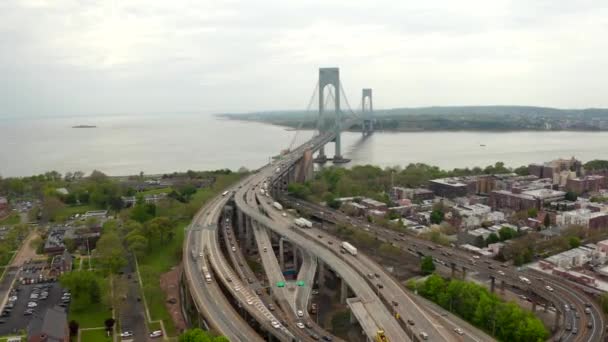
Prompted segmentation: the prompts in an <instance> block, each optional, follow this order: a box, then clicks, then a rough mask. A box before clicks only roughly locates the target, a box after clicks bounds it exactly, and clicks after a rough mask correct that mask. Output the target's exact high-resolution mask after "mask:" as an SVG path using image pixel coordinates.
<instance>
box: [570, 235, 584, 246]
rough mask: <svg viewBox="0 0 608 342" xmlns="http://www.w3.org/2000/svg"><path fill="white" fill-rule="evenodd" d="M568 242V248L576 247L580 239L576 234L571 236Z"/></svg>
mask: <svg viewBox="0 0 608 342" xmlns="http://www.w3.org/2000/svg"><path fill="white" fill-rule="evenodd" d="M568 244H569V245H570V248H577V247H579V246H580V245H581V239H580V238H579V237H578V236H571V237H570V238H569V239H568Z"/></svg>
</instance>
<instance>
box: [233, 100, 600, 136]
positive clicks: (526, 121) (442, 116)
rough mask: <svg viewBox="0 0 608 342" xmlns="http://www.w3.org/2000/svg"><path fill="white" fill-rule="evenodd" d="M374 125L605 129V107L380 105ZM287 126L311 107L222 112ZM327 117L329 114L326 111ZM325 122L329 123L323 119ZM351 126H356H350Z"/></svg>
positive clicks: (307, 124) (308, 117) (306, 120)
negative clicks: (296, 109) (390, 106)
mask: <svg viewBox="0 0 608 342" xmlns="http://www.w3.org/2000/svg"><path fill="white" fill-rule="evenodd" d="M374 114H375V118H376V121H377V126H378V127H379V128H380V129H384V130H396V131H437V130H490V131H497V130H498V131H504V130H548V131H560V130H582V131H598V130H608V109H604V108H589V109H557V108H548V107H531V106H453V107H452V106H450V107H419V108H394V109H380V110H376V111H375V112H374ZM221 116H223V117H227V118H230V119H236V120H249V121H259V122H265V123H270V124H274V125H282V126H288V127H298V126H301V127H303V128H313V127H314V126H315V124H314V122H315V120H316V117H317V113H316V112H314V111H311V112H305V111H269V112H253V113H241V114H221ZM328 117H329V115H328ZM326 121H327V122H326V124H328V125H329V124H331V123H330V122H329V121H331V120H326ZM352 129H353V130H356V129H358V127H353V128H352Z"/></svg>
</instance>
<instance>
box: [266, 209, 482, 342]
mask: <svg viewBox="0 0 608 342" xmlns="http://www.w3.org/2000/svg"><path fill="white" fill-rule="evenodd" d="M265 210H267V211H269V212H273V215H272V219H273V220H275V221H284V222H282V224H285V225H292V223H291V222H292V220H293V218H291V219H290V218H286V217H282V215H280V214H279V213H278V212H277V211H276V210H274V211H273V210H272V208H270V207H269V206H268V205H266V207H265ZM298 232H300V233H301V234H302V235H305V236H306V237H307V238H308V239H309V240H312V241H317V242H318V243H319V244H323V245H325V246H327V248H329V249H330V250H332V251H333V252H334V253H335V254H337V255H342V257H343V258H344V260H345V261H346V262H347V263H348V264H349V265H350V266H351V267H352V268H353V269H355V270H358V272H359V274H360V275H361V277H362V278H364V279H366V281H367V283H368V284H369V285H370V286H371V287H373V288H375V289H376V291H377V294H378V296H380V297H381V298H382V299H383V302H384V303H387V305H388V306H391V310H392V313H393V315H394V314H395V313H398V314H399V316H400V318H399V320H400V321H401V322H400V323H401V324H402V325H403V326H406V325H407V324H408V323H407V321H408V320H413V321H414V322H415V325H414V326H410V327H409V328H410V329H411V331H410V337H411V336H412V334H413V335H418V334H419V333H420V332H426V333H427V334H428V335H429V340H431V341H435V340H436V341H449V340H458V337H459V336H458V335H457V334H456V333H455V332H454V331H453V330H452V329H447V328H446V327H444V326H443V325H442V324H440V323H439V322H438V321H437V320H436V319H435V318H434V317H431V315H429V314H428V313H427V312H425V310H424V309H422V308H421V307H420V306H419V305H418V304H417V303H416V302H414V301H413V300H412V298H411V297H410V296H409V295H408V294H406V292H405V291H404V290H403V288H402V287H401V285H399V283H398V281H396V280H395V279H394V278H393V277H392V276H391V275H390V274H389V273H387V272H386V271H385V270H384V269H383V268H382V267H381V266H379V265H378V264H377V263H375V262H374V261H372V260H371V259H370V258H368V257H367V256H366V255H365V254H363V253H361V251H358V252H357V256H352V255H350V254H348V253H344V254H342V253H341V247H340V244H341V240H339V239H335V238H334V237H333V236H331V235H328V234H327V232H325V231H322V230H319V229H315V228H311V229H298ZM379 284H380V285H381V287H382V288H380V286H378V285H379ZM395 304H397V305H395ZM429 331H430V332H431V333H429ZM414 332H416V333H414ZM432 333H436V335H432ZM478 340H479V339H478ZM486 340H487V339H486ZM490 340H491V339H490Z"/></svg>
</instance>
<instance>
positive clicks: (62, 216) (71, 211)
mask: <svg viewBox="0 0 608 342" xmlns="http://www.w3.org/2000/svg"><path fill="white" fill-rule="evenodd" d="M91 210H99V208H97V207H95V206H93V205H74V206H66V207H64V208H62V209H61V210H60V211H59V212H58V213H57V216H56V217H57V221H65V220H67V219H68V218H69V217H70V216H72V215H76V214H84V213H86V212H87V211H91Z"/></svg>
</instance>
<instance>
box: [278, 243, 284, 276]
mask: <svg viewBox="0 0 608 342" xmlns="http://www.w3.org/2000/svg"><path fill="white" fill-rule="evenodd" d="M284 243H285V239H284V238H280V239H279V263H280V265H281V271H285V247H284Z"/></svg>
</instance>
